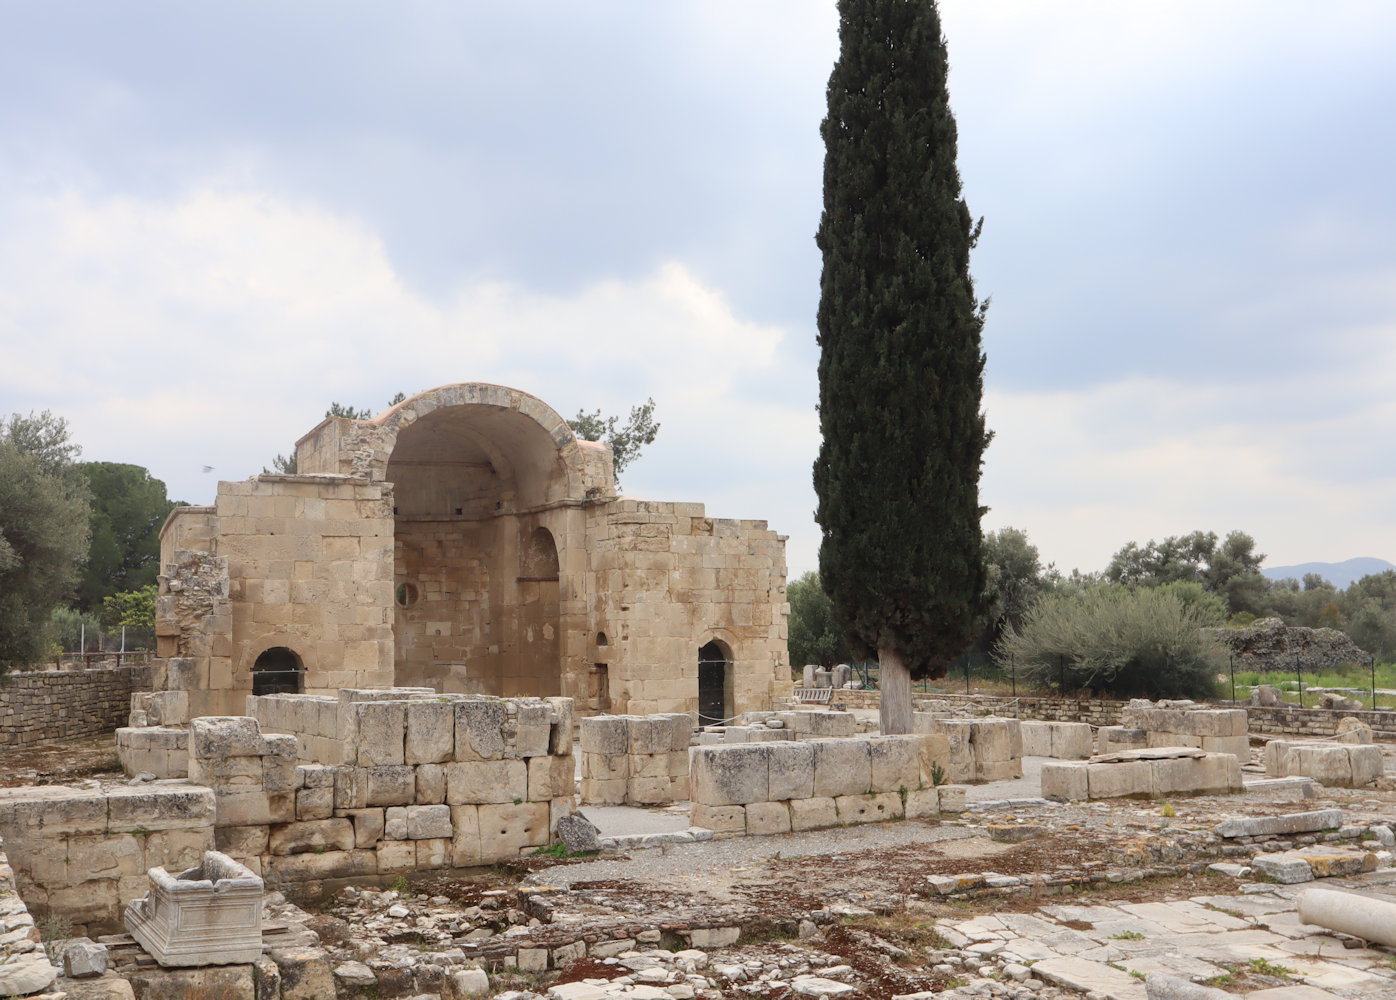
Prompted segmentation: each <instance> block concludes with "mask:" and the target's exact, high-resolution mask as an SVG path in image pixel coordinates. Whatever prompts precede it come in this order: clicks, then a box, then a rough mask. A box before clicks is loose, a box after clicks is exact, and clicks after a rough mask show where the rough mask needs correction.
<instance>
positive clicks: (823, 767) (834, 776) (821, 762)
mask: <svg viewBox="0 0 1396 1000" xmlns="http://www.w3.org/2000/svg"><path fill="white" fill-rule="evenodd" d="M810 745H811V746H813V747H814V794H815V796H816V797H817V798H835V797H837V796H839V795H862V794H863V793H864V792H866V791H868V790H869V789H870V788H871V787H872V757H871V756H870V752H869V748H868V741H867V740H858V739H847V740H844V739H836V740H830V739H825V740H811V741H810Z"/></svg>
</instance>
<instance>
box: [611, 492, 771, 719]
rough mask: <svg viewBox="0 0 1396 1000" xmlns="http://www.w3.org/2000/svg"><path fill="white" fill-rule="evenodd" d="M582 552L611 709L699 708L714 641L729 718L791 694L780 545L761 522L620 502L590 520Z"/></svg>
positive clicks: (695, 507)
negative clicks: (602, 643) (705, 653)
mask: <svg viewBox="0 0 1396 1000" xmlns="http://www.w3.org/2000/svg"><path fill="white" fill-rule="evenodd" d="M587 548H588V553H587V555H588V560H589V566H588V569H589V571H590V572H591V573H592V574H594V579H595V587H596V594H597V597H596V613H595V620H596V622H597V623H598V628H599V629H600V630H602V631H604V632H605V633H606V635H607V636H608V643H609V644H608V646H607V656H606V658H607V660H608V663H607V664H606V666H607V667H608V668H609V673H608V683H609V687H610V697H611V703H612V704H613V705H614V706H615V709H616V710H622V711H625V712H628V713H630V714H644V715H649V714H655V713H669V712H688V711H692V710H694V709H697V708H698V707H699V706H698V693H699V692H698V681H699V678H698V655H697V654H698V649H699V648H700V647H701V646H703V645H704V644H706V643H707V642H708V641H710V640H716V641H717V642H718V643H719V644H720V645H721V646H723V647H725V655H726V656H727V657H728V658H729V659H730V660H731V667H730V668H729V671H728V678H727V681H726V683H725V685H724V687H725V691H724V708H725V710H724V717H727V718H731V717H734V716H737V715H740V714H741V713H743V712H748V711H755V710H761V709H770V708H771V707H772V701H773V699H775V698H782V697H788V696H789V695H790V692H791V691H792V690H793V688H794V685H793V683H792V681H791V679H790V668H789V664H788V662H787V660H788V654H787V652H786V639H787V631H786V618H787V616H788V615H789V610H790V606H789V604H787V603H786V600H785V573H786V567H785V540H784V537H783V536H781V535H778V534H777V533H776V532H774V531H772V530H770V528H769V527H768V526H767V524H766V522H765V521H738V520H731V519H726V518H714V517H709V516H707V514H706V512H705V509H704V507H703V505H702V504H700V503H667V502H659V501H645V500H630V499H622V500H619V501H616V502H615V503H613V504H609V505H607V506H606V507H604V508H597V509H593V510H589V511H588V521H587Z"/></svg>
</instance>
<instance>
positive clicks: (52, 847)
mask: <svg viewBox="0 0 1396 1000" xmlns="http://www.w3.org/2000/svg"><path fill="white" fill-rule="evenodd" d="M214 816H215V805H214V795H213V792H212V791H211V790H209V789H207V788H196V787H193V786H191V785H187V784H184V783H171V784H146V785H136V786H130V785H117V786H114V787H111V788H106V789H90V790H89V789H75V788H67V787H63V786H37V787H29V788H7V789H0V837H3V838H4V844H5V850H6V853H7V854H8V855H9V858H10V864H11V865H12V866H13V868H14V873H15V880H16V882H17V883H18V885H19V891H20V893H21V894H22V895H23V897H24V900H25V902H27V903H28V904H29V906H30V908H31V909H33V910H34V912H35V913H36V914H38V915H40V917H43V916H46V915H48V914H53V915H56V916H59V917H63V918H65V919H67V920H69V921H71V922H72V924H73V930H74V932H75V933H86V934H89V935H91V934H99V933H112V932H118V931H119V930H120V929H121V920H120V910H121V907H122V906H124V905H125V904H126V903H128V902H130V901H131V900H133V899H136V898H138V897H140V896H142V895H144V894H145V891H146V889H147V888H148V887H149V880H148V879H147V878H146V872H147V871H148V870H149V869H151V868H154V867H156V866H157V865H158V866H160V867H162V868H164V869H165V870H166V871H171V872H179V871H183V870H184V869H186V868H189V867H191V866H193V865H196V864H198V863H199V861H200V859H202V858H203V855H204V851H207V850H211V849H212V848H213V843H214Z"/></svg>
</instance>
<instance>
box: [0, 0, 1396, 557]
mask: <svg viewBox="0 0 1396 1000" xmlns="http://www.w3.org/2000/svg"><path fill="white" fill-rule="evenodd" d="M942 15H943V24H944V29H945V33H946V36H947V38H948V41H949V46H950V58H951V66H952V71H951V80H950V85H951V102H952V106H953V108H954V110H955V113H956V115H957V118H958V121H959V128H960V169H961V173H962V175H963V177H964V182H965V193H966V197H967V199H968V201H969V205H970V209H971V211H972V212H973V213H974V214H975V215H976V216H978V215H983V216H984V219H985V223H984V235H983V238H982V240H981V242H980V245H979V249H978V250H977V252H976V256H975V258H974V272H975V278H976V282H977V287H978V291H979V292H980V294H981V295H985V296H991V297H992V303H993V304H992V307H991V308H990V310H989V316H988V325H987V328H986V330H985V349H986V352H987V354H988V368H987V376H986V396H985V409H986V412H987V415H988V421H989V425H990V426H991V427H992V428H993V429H994V431H995V433H996V436H995V439H994V442H993V444H992V445H991V447H990V448H989V450H988V452H987V453H986V464H985V471H984V478H983V482H982V500H983V502H984V503H986V504H987V505H988V506H989V507H990V511H989V513H988V515H987V516H986V519H985V527H986V528H990V529H992V528H999V527H1003V526H1005V525H1012V526H1015V527H1018V528H1022V529H1024V530H1026V531H1027V532H1028V534H1029V537H1030V538H1031V539H1032V540H1033V541H1034V542H1035V543H1036V544H1037V545H1038V547H1039V549H1040V550H1041V552H1042V556H1043V559H1044V561H1053V562H1055V563H1057V565H1058V566H1059V567H1061V568H1063V569H1070V568H1072V567H1079V568H1081V569H1083V570H1092V569H1101V568H1103V567H1104V565H1105V564H1106V563H1107V562H1108V560H1109V557H1110V554H1111V553H1112V552H1114V551H1115V550H1116V549H1118V548H1119V547H1120V546H1121V545H1123V544H1124V543H1125V542H1127V541H1130V540H1138V541H1141V542H1143V541H1146V540H1148V539H1149V538H1161V537H1163V536H1165V535H1171V534H1178V533H1182V532H1187V531H1191V530H1194V529H1203V530H1211V531H1216V532H1218V533H1219V534H1223V533H1225V532H1227V531H1229V530H1231V529H1236V528H1239V529H1243V530H1246V531H1249V532H1250V533H1251V534H1253V535H1254V536H1255V537H1256V539H1257V541H1258V543H1259V548H1260V550H1261V551H1263V552H1266V553H1268V554H1269V556H1270V558H1269V559H1268V563H1269V564H1270V565H1275V564H1282V563H1294V562H1301V561H1306V560H1330V561H1336V560H1341V559H1346V558H1349V557H1352V556H1357V555H1370V556H1378V557H1382V558H1387V559H1393V560H1396V516H1393V515H1394V514H1396V385H1393V383H1396V337H1393V336H1392V334H1393V332H1396V194H1394V193H1393V186H1394V185H1396V171H1393V164H1396V155H1394V154H1396V59H1392V57H1391V53H1392V52H1393V51H1396V5H1393V4H1391V3H1390V2H1389V0H1328V2H1325V3H1323V4H1314V3H1308V2H1297V0H1265V2H1259V0H1255V2H1251V0H1225V2H1220V3H1219V2H1216V0H1170V2H1162V0H1158V2H1155V0H1137V2H1131V3H1119V2H1118V0H1064V2H1062V3H1056V4H1043V3H1041V2H1040V0H944V2H943V3H942ZM837 49H838V38H837V17H836V14H835V10H834V6H833V4H832V3H829V2H815V0H809V2H796V0H789V2H777V0H763V2H761V3H750V2H718V0H695V2H691V3H684V2H677V0H666V2H664V3H643V2H628V3H614V2H608V0H589V2H587V3H584V4H578V3H574V2H554V3H547V2H531V3H507V4H499V3H491V4H485V3H460V2H441V3H414V2H410V0H409V2H399V3H393V4H381V3H374V4H368V3H346V2H341V0H336V2H333V3H329V2H324V3H305V2H297V3H289V4H288V3H280V2H277V3H272V2H260V3H256V2H252V3H249V2H237V3H200V4H188V3H183V2H169V3H131V2H120V3H95V2H91V3H84V4H79V3H64V2H56V0H32V2H24V0H9V2H7V3H5V4H4V5H3V6H0V349H2V350H0V413H8V412H11V411H20V412H28V411H29V410H31V409H43V408H49V409H52V410H53V411H55V412H56V413H59V414H62V415H63V416H65V417H67V418H68V420H69V421H70V422H71V425H72V429H73V431H74V434H75V437H76V438H77V440H78V441H79V442H80V443H81V444H82V446H83V449H84V457H85V458H88V459H97V460H106V461H122V462H133V463H136V464H139V465H144V466H146V467H148V468H149V469H150V470H151V471H152V473H153V474H155V475H156V476H158V477H159V478H161V479H163V480H164V481H165V482H166V483H167V484H168V487H169V492H170V495H171V497H173V498H177V499H183V500H188V501H190V502H194V503H207V502H210V501H211V500H212V498H213V496H214V490H215V487H216V481H217V480H219V479H229V480H237V479H243V478H246V477H247V476H249V475H251V474H252V473H255V472H257V471H259V470H260V469H261V468H262V466H263V465H266V464H269V463H270V461H271V458H272V457H273V456H274V455H275V454H276V453H278V452H286V451H288V450H289V448H290V447H291V444H292V442H293V441H294V440H295V439H296V438H297V437H299V436H300V435H301V434H303V433H305V432H306V431H307V430H309V429H310V428H311V427H312V426H314V425H315V424H316V423H317V422H318V420H319V419H320V418H321V416H322V415H323V413H324V410H325V408H326V407H327V406H328V405H329V403H330V402H331V401H332V400H338V401H340V402H343V403H347V404H352V405H355V406H368V407H371V408H373V409H374V411H375V412H376V411H378V410H380V409H382V408H383V407H384V406H385V405H386V404H387V402H388V400H389V399H390V398H391V397H392V395H393V394H394V393H396V392H398V391H399V390H401V391H404V392H406V393H408V394H409V395H410V394H412V393H414V392H417V391H420V390H422V389H425V388H429V387H432V386H436V385H440V384H443V383H449V382H463V381H491V382H500V383H504V384H506V385H511V386H515V387H517V388H520V389H524V390H526V391H529V392H532V393H534V394H535V395H538V396H540V397H542V398H543V399H544V400H545V401H547V402H548V403H550V404H551V405H552V406H553V407H555V408H556V409H557V410H558V411H559V412H561V413H562V414H563V415H564V416H570V415H572V414H575V413H576V412H577V410H578V409H580V408H587V409H594V408H600V409H602V410H604V411H608V412H616V413H624V412H626V411H628V409H629V407H630V406H631V405H633V404H635V403H637V402H640V401H642V400H643V399H645V398H646V397H647V396H653V397H654V399H655V401H656V403H657V416H658V418H659V420H660V422H661V424H662V430H661V433H660V436H659V439H658V441H657V442H656V443H655V444H654V445H653V446H652V447H651V448H649V449H648V450H647V452H646V453H645V455H644V456H643V457H642V459H641V460H640V461H639V462H638V463H637V464H636V465H635V466H633V467H632V469H631V470H630V471H629V472H628V473H627V475H626V476H625V482H624V486H625V488H626V491H627V492H628V493H630V494H632V495H635V496H643V497H653V498H659V499H669V500H700V501H704V502H706V503H707V505H708V510H709V512H710V513H712V514H715V515H718V516H729V517H756V518H766V519H768V520H769V521H770V523H771V525H772V527H774V528H776V529H777V530H779V531H781V532H784V533H788V534H789V535H790V542H789V548H788V557H789V563H790V569H791V574H792V576H793V575H795V574H798V573H799V572H802V571H804V570H806V569H812V568H814V567H815V565H816V562H817V558H816V552H817V548H818V529H817V527H816V525H815V524H814V520H813V514H812V512H813V508H814V494H813V489H812V487H811V485H810V467H811V463H812V461H813V459H814V456H815V454H816V452H817V450H818V444H819V435H818V423H817V419H816V416H815V413H814V404H815V400H816V398H817V393H818V389H817V384H816V375H815V368H816V363H817V348H816V346H815V342H814V338H815V330H814V316H815V309H816V306H817V303H818V296H819V269H820V259H819V254H818V251H817V249H816V247H815V245H814V238H813V236H814V231H815V228H816V227H817V225H818V221H819V213H820V207H821V184H822V178H821V174H822V167H823V163H822V158H823V148H822V145H821V143H820V140H819V122H820V119H821V118H822V117H823V113H824V88H825V84H826V82H827V80H828V75H829V70H830V68H831V66H832V64H833V61H834V58H835V56H836V55H837ZM205 466H213V468H214V471H213V472H211V473H204V472H203V471H202V469H203V467H205Z"/></svg>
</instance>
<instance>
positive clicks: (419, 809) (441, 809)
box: [407, 805, 452, 840]
mask: <svg viewBox="0 0 1396 1000" xmlns="http://www.w3.org/2000/svg"><path fill="white" fill-rule="evenodd" d="M451 834H452V831H451V807H450V806H445V805H430V806H408V807H407V839H408V840H432V839H437V838H442V837H444V838H446V839H448V840H449V839H450V837H451Z"/></svg>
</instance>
